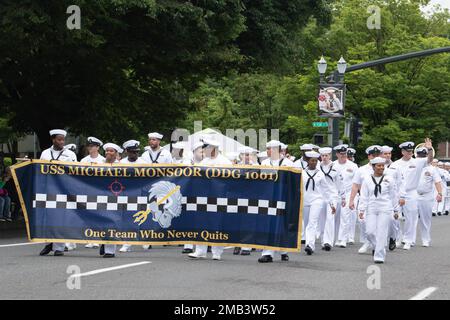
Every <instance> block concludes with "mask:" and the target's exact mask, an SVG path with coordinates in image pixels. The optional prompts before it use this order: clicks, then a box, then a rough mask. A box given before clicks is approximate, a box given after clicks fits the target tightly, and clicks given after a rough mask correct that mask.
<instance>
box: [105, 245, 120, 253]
mask: <svg viewBox="0 0 450 320" xmlns="http://www.w3.org/2000/svg"><path fill="white" fill-rule="evenodd" d="M116 247H117V246H116V245H115V244H105V253H109V254H115V253H116Z"/></svg>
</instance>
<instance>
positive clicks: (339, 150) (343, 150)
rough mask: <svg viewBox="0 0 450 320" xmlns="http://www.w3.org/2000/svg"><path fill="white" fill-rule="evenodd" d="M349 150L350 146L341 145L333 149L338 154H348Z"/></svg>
mask: <svg viewBox="0 0 450 320" xmlns="http://www.w3.org/2000/svg"><path fill="white" fill-rule="evenodd" d="M347 148H348V144H340V145H337V146H336V147H334V148H333V150H334V151H336V152H337V153H346V152H347Z"/></svg>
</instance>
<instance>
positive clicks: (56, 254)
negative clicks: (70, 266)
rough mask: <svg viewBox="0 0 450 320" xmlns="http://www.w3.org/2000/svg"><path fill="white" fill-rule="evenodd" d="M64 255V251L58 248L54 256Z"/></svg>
mask: <svg viewBox="0 0 450 320" xmlns="http://www.w3.org/2000/svg"><path fill="white" fill-rule="evenodd" d="M63 255H64V252H62V251H59V250H56V251H55V253H54V256H55V257H61V256H63Z"/></svg>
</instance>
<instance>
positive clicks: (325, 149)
mask: <svg viewBox="0 0 450 320" xmlns="http://www.w3.org/2000/svg"><path fill="white" fill-rule="evenodd" d="M331 152H333V149H331V148H330V147H325V148H319V153H320V154H329V153H331Z"/></svg>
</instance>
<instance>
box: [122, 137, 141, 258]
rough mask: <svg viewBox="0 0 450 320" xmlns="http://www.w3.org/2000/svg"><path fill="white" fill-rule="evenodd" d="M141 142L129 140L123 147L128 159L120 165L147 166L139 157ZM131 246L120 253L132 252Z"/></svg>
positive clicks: (128, 245) (123, 246) (123, 160)
mask: <svg viewBox="0 0 450 320" xmlns="http://www.w3.org/2000/svg"><path fill="white" fill-rule="evenodd" d="M139 145H140V142H139V141H137V140H128V141H127V142H125V143H124V144H123V145H122V147H123V149H124V150H125V151H126V152H127V157H126V158H123V159H122V160H120V163H124V164H146V163H147V162H145V161H144V160H143V159H142V158H141V157H139V151H140V148H139ZM130 251H131V245H130V244H124V245H122V247H121V248H120V250H119V252H130Z"/></svg>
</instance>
